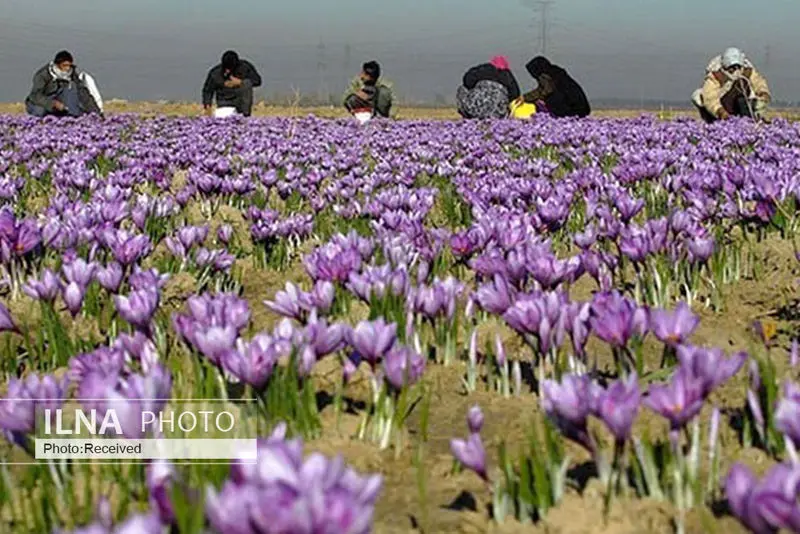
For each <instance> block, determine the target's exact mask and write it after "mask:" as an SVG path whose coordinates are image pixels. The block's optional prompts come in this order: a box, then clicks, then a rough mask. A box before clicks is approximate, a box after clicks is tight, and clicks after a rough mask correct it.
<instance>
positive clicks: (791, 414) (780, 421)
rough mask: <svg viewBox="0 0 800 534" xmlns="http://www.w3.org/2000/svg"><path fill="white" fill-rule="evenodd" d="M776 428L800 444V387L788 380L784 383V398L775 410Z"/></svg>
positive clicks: (795, 443) (796, 444)
mask: <svg viewBox="0 0 800 534" xmlns="http://www.w3.org/2000/svg"><path fill="white" fill-rule="evenodd" d="M775 428H776V429H778V431H779V432H781V433H782V434H783V435H785V436H786V437H788V438H789V439H790V440H792V442H793V443H794V445H795V447H798V446H800V387H798V386H797V384H795V383H793V382H791V381H790V380H787V381H786V382H785V383H784V385H783V398H782V399H781V400H780V401H779V402H778V407H777V409H776V410H775Z"/></svg>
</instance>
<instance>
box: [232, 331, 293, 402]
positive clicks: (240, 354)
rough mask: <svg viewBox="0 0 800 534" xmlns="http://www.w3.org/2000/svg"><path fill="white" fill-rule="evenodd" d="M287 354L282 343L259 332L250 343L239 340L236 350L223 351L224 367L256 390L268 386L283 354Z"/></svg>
mask: <svg viewBox="0 0 800 534" xmlns="http://www.w3.org/2000/svg"><path fill="white" fill-rule="evenodd" d="M284 355H286V352H285V351H284V350H282V345H281V344H280V343H276V341H275V340H273V339H272V337H270V336H268V335H266V334H259V335H257V336H256V337H254V338H253V339H252V340H251V341H250V342H249V343H247V342H245V341H243V340H241V339H240V340H239V341H238V342H237V344H236V349H235V350H229V351H226V352H225V353H223V355H222V357H221V364H222V368H223V369H225V371H227V372H228V373H229V374H231V375H233V376H234V377H235V378H236V379H238V380H240V381H241V382H244V383H245V384H249V385H250V386H252V387H253V388H254V389H256V390H261V389H263V388H264V386H266V384H267V382H268V381H269V378H270V377H271V376H272V372H273V370H274V369H275V366H276V365H277V363H278V359H279V358H280V357H281V356H284Z"/></svg>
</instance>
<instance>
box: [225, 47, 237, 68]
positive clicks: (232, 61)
mask: <svg viewBox="0 0 800 534" xmlns="http://www.w3.org/2000/svg"><path fill="white" fill-rule="evenodd" d="M238 66H239V54H237V53H236V52H234V51H233V50H228V51H227V52H225V53H224V54H222V67H223V68H225V69H229V70H233V69H235V68H236V67H238Z"/></svg>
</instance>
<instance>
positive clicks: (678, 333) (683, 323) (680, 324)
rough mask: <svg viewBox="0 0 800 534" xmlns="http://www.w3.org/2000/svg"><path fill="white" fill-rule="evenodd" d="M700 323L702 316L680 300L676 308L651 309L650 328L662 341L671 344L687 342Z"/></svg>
mask: <svg viewBox="0 0 800 534" xmlns="http://www.w3.org/2000/svg"><path fill="white" fill-rule="evenodd" d="M698 324H700V318H699V317H697V316H696V315H695V314H693V313H692V310H691V308H689V306H688V305H687V304H686V303H685V302H680V303H679V304H678V305H677V306H676V307H675V310H674V311H672V312H670V311H667V310H661V309H655V310H650V329H651V330H652V332H653V335H654V336H656V337H657V338H658V339H659V340H660V341H661V342H663V343H666V344H667V345H670V346H673V347H674V346H676V345H679V344H681V343H685V342H686V340H687V339H689V337H691V335H692V333H694V331H695V330H696V329H697V325H698Z"/></svg>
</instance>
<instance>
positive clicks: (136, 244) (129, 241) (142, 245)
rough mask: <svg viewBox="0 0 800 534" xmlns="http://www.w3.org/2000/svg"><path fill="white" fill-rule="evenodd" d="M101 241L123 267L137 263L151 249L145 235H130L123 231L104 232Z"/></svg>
mask: <svg viewBox="0 0 800 534" xmlns="http://www.w3.org/2000/svg"><path fill="white" fill-rule="evenodd" d="M103 239H104V242H105V245H106V246H107V247H108V248H109V249H110V250H111V253H112V254H113V255H114V258H115V259H116V260H117V261H118V262H119V263H121V264H122V265H124V266H129V265H133V264H134V263H136V262H138V261H139V260H140V259H142V258H143V257H144V256H146V255H147V254H149V253H150V250H151V249H152V244H151V243H150V239H149V238H148V237H147V236H146V235H141V234H139V235H137V234H131V233H128V232H126V231H124V230H117V231H109V232H106V233H105V234H104V235H103Z"/></svg>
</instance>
